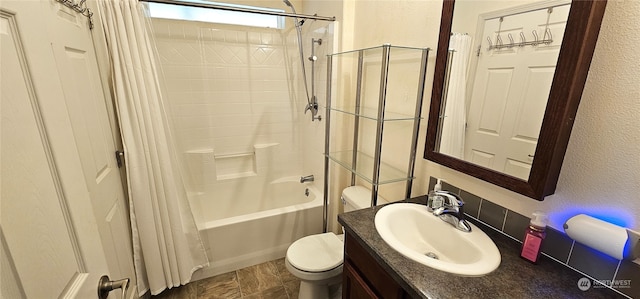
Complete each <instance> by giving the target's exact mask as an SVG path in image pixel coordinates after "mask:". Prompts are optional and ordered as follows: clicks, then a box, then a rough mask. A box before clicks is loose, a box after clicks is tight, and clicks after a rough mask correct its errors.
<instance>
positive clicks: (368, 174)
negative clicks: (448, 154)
mask: <svg viewBox="0 0 640 299" xmlns="http://www.w3.org/2000/svg"><path fill="white" fill-rule="evenodd" d="M326 156H327V157H328V158H329V159H331V160H332V161H334V162H336V163H338V164H339V165H340V166H342V167H344V168H346V169H347V170H349V171H351V172H353V173H355V174H356V175H357V176H358V177H360V178H362V179H363V180H365V181H367V182H368V183H370V184H374V185H376V184H377V185H383V184H389V183H395V182H402V181H407V180H411V179H413V178H414V177H408V176H407V170H406V169H405V170H400V169H398V168H396V167H394V166H392V165H390V164H387V163H384V162H381V163H380V177H379V179H378V182H377V183H376V182H375V181H374V180H373V166H374V165H375V162H374V161H375V160H374V159H373V157H372V156H371V155H369V154H366V153H363V152H360V151H357V152H355V159H354V152H353V151H337V152H330V153H329V154H327V155H326ZM352 161H356V165H355V167H354V165H353V162H352Z"/></svg>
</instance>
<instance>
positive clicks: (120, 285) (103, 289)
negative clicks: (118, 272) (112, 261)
mask: <svg viewBox="0 0 640 299" xmlns="http://www.w3.org/2000/svg"><path fill="white" fill-rule="evenodd" d="M128 287H129V278H125V279H120V280H115V281H113V280H109V276H108V275H102V277H100V280H99V281H98V299H107V297H108V296H109V292H111V291H113V290H115V289H121V290H122V299H125V298H126V297H127V288H128Z"/></svg>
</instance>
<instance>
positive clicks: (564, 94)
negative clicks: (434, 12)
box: [424, 0, 607, 201]
mask: <svg viewBox="0 0 640 299" xmlns="http://www.w3.org/2000/svg"><path fill="white" fill-rule="evenodd" d="M454 4H455V1H454V0H444V2H443V6H442V19H441V23H440V35H439V40H438V52H437V56H436V66H435V73H434V79H433V90H432V93H431V106H430V108H429V122H428V128H427V139H426V140H427V141H426V144H425V151H424V158H425V159H427V160H430V161H433V162H435V163H438V164H440V165H443V166H446V167H448V168H451V169H454V170H457V171H460V172H463V173H465V174H468V175H471V176H473V177H476V178H479V179H482V180H484V181H487V182H489V183H492V184H494V185H497V186H500V187H503V188H506V189H509V190H511V191H514V192H517V193H520V194H522V195H525V196H528V197H531V198H533V199H536V200H540V201H541V200H543V199H544V197H545V196H548V195H551V194H553V193H554V192H555V189H556V184H557V182H558V176H559V175H560V169H561V167H562V161H563V159H564V155H565V152H566V150H567V144H568V143H569V136H570V135H571V128H572V127H573V122H574V120H575V116H576V112H577V111H578V105H579V104H580V98H581V97H582V91H583V89H584V84H585V81H586V79H587V73H588V72H589V66H590V64H591V58H592V56H593V51H594V49H595V46H596V41H597V39H598V33H599V31H600V25H601V23H602V17H603V15H604V11H605V6H606V4H607V2H606V0H574V1H572V2H571V9H570V11H569V16H568V19H567V26H566V29H565V34H564V39H563V41H562V46H561V48H560V53H559V55H558V63H557V65H556V71H555V74H554V77H553V81H552V84H551V90H550V93H549V100H548V102H547V107H546V110H545V113H544V118H543V121H542V127H541V129H540V137H539V139H538V144H537V147H536V151H535V158H534V160H533V164H532V166H531V172H530V174H529V180H527V181H525V180H522V179H519V178H516V177H512V176H509V175H506V174H503V173H501V172H498V171H495V170H491V169H488V168H485V167H482V166H478V165H476V164H472V163H470V162H467V161H464V160H460V159H457V158H453V157H451V156H447V155H445V154H441V153H439V152H436V151H435V146H436V138H437V135H438V132H437V131H438V121H439V115H440V103H441V98H442V91H443V85H444V79H445V69H446V63H447V53H448V47H449V36H450V33H451V25H452V21H453V10H454Z"/></svg>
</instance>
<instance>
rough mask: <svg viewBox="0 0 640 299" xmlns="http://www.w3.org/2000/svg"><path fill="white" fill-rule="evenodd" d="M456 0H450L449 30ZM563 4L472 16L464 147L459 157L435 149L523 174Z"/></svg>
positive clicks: (538, 124)
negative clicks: (474, 19) (452, 3)
mask: <svg viewBox="0 0 640 299" xmlns="http://www.w3.org/2000/svg"><path fill="white" fill-rule="evenodd" d="M545 2H546V3H549V2H548V1H545ZM462 3H465V2H456V11H454V29H453V30H454V31H455V30H456V28H455V24H456V19H457V18H459V17H461V15H460V13H459V12H458V9H457V8H458V5H459V4H462ZM475 3H476V5H477V3H482V2H475ZM494 4H495V3H494ZM467 5H469V4H468V3H467ZM551 6H552V8H550V7H551ZM569 7H570V5H569V4H568V3H566V2H565V3H561V4H559V5H558V4H555V5H548V4H547V5H546V6H542V8H541V7H537V8H532V6H531V5H526V6H522V7H521V8H512V9H507V10H504V9H500V10H498V11H492V12H488V13H483V14H482V15H480V16H479V17H478V19H479V21H478V24H477V26H476V32H475V34H474V35H475V36H474V46H473V48H472V49H474V50H473V51H471V52H473V53H471V55H472V58H471V59H470V60H471V65H470V66H469V68H468V70H469V77H468V79H469V82H467V86H468V90H467V95H466V106H467V107H468V109H467V112H466V118H467V119H466V124H465V125H466V129H465V137H464V148H463V149H459V150H458V152H463V154H462V155H463V157H459V156H458V154H455V153H456V151H455V150H452V149H445V148H443V147H441V148H440V152H441V153H444V154H447V155H451V156H454V157H458V158H461V159H464V160H466V161H469V162H472V163H474V164H477V165H480V166H483V167H486V168H489V169H493V170H497V171H499V172H502V173H505V174H508V175H511V176H514V177H518V178H521V179H523V180H527V179H528V177H529V172H530V169H531V164H532V163H533V158H534V153H535V149H536V145H537V141H538V136H539V133H540V127H541V124H542V119H543V117H544V112H545V108H546V103H547V99H548V97H549V91H550V87H551V83H552V80H553V75H554V72H555V65H556V62H557V59H558V53H559V49H560V45H561V43H562V36H563V34H564V28H565V25H566V20H567V16H568V13H569ZM461 11H462V12H464V11H465V10H464V9H461ZM476 14H477V12H476ZM467 18H468V16H467ZM533 32H535V33H533ZM545 33H546V34H545ZM536 40H537V41H538V43H536V42H535V41H536ZM542 41H546V42H545V43H543V42H542ZM551 41H552V42H551ZM456 54H457V53H456ZM473 56H475V57H473ZM452 70H455V68H452ZM452 76H453V74H452ZM453 80H455V79H451V80H450V81H449V88H451V87H452V85H451V82H453ZM448 94H450V92H448ZM450 100H451V99H447V103H446V106H447V110H445V111H448V106H449V105H451V104H452V103H451V101H450ZM444 118H445V119H447V118H449V115H446V113H445V116H444ZM445 126H447V123H446V122H445ZM446 130H447V128H446V127H443V129H442V133H445V132H446ZM443 138H444V136H443Z"/></svg>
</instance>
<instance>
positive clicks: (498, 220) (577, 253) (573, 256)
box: [429, 177, 640, 298]
mask: <svg viewBox="0 0 640 299" xmlns="http://www.w3.org/2000/svg"><path fill="white" fill-rule="evenodd" d="M435 184H436V178H434V177H431V178H430V180H429V190H433V187H434V186H435ZM442 189H443V190H447V191H450V192H453V193H456V194H459V195H460V197H462V199H463V200H464V202H465V205H464V212H465V214H467V216H470V217H472V218H474V219H476V220H479V221H480V222H483V223H485V224H486V225H488V226H490V227H492V228H494V229H496V230H498V231H500V232H502V233H503V234H505V235H507V236H509V237H511V238H513V239H515V240H517V241H519V242H522V240H523V237H524V232H525V229H526V228H527V226H528V225H529V221H530V218H529V217H527V216H524V215H521V214H518V213H516V212H514V211H511V210H509V209H507V208H505V207H502V206H500V205H497V204H495V203H493V202H491V201H490V200H488V199H485V198H481V197H479V196H477V195H475V194H472V193H470V192H467V191H465V190H462V189H460V188H458V187H456V186H454V185H451V184H448V183H446V182H442ZM546 232H547V236H546V238H545V240H544V243H543V245H542V252H543V254H545V255H546V256H548V257H551V258H553V259H554V260H555V261H557V262H559V263H561V264H563V265H565V266H567V267H570V268H572V269H574V270H577V271H578V272H581V273H582V274H585V275H587V276H589V277H590V278H592V279H593V280H595V281H598V282H601V283H604V284H607V285H611V286H612V288H613V289H615V290H616V291H618V292H620V293H622V294H624V295H626V296H628V297H630V298H640V265H638V264H636V263H634V262H632V261H627V260H622V261H621V260H617V259H615V258H613V257H610V256H608V255H605V254H603V253H600V252H598V251H596V250H594V249H592V248H589V247H587V246H584V245H582V244H580V243H578V242H575V241H573V240H572V239H571V238H569V237H568V236H567V235H566V234H565V233H564V232H561V231H558V230H556V229H553V228H551V227H547V230H546Z"/></svg>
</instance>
